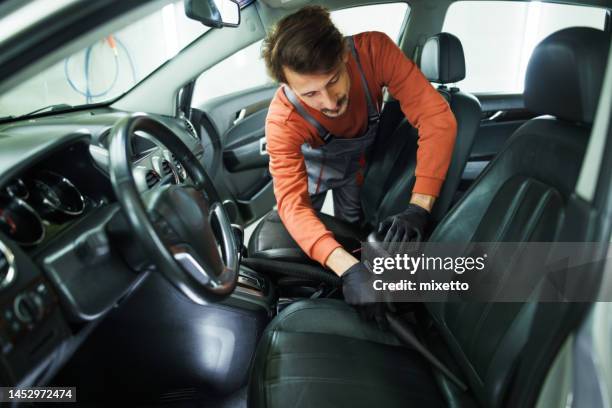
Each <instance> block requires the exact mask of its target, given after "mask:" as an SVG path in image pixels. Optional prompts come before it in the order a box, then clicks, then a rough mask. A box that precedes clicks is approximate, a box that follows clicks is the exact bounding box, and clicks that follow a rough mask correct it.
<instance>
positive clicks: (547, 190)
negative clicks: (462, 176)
mask: <svg viewBox="0 0 612 408" xmlns="http://www.w3.org/2000/svg"><path fill="white" fill-rule="evenodd" d="M608 49H609V36H608V35H607V34H606V33H604V32H603V31H600V30H595V29H592V28H571V29H566V30H562V31H559V32H557V33H554V34H552V35H551V36H549V37H547V38H546V39H545V40H543V41H542V42H541V43H540V44H539V45H538V46H537V47H536V49H535V50H534V53H533V55H532V58H531V60H530V63H529V66H528V70H527V76H526V83H525V103H526V106H527V108H528V109H530V110H531V111H533V112H535V113H540V114H548V115H552V116H541V117H538V118H535V119H532V120H530V121H528V122H526V123H525V124H524V125H523V126H522V127H521V128H519V129H518V130H517V131H516V132H515V134H514V135H513V136H512V137H511V138H510V139H509V140H508V142H507V143H506V145H505V146H504V147H503V149H502V150H501V151H500V153H499V154H498V155H497V157H496V158H495V159H494V160H493V161H492V162H491V163H490V164H489V166H488V167H487V168H486V169H485V171H484V172H483V173H482V174H481V175H480V177H479V178H478V179H477V180H476V182H475V183H474V185H473V186H472V187H471V188H470V190H469V191H468V192H467V193H466V194H465V196H464V197H463V199H462V200H461V201H460V202H459V203H457V205H456V206H455V207H454V208H453V209H452V210H451V211H450V212H449V213H448V214H447V216H446V217H445V218H444V219H443V220H442V222H441V223H440V224H439V225H438V228H436V230H435V231H434V232H433V234H432V236H431V239H430V241H434V242H466V245H468V244H467V243H468V242H469V241H471V242H530V241H531V242H538V241H540V242H545V241H564V240H571V238H572V237H570V239H568V238H567V237H565V236H564V235H563V231H564V223H565V222H566V216H567V209H568V207H567V206H568V202H569V201H570V197H571V195H572V193H573V191H574V188H575V185H576V182H577V179H578V175H579V173H580V170H581V165H582V160H583V157H584V154H585V150H586V146H587V143H588V139H589V135H590V131H591V125H592V122H593V118H594V112H595V108H596V106H597V102H598V97H599V93H600V90H601V86H602V83H603V73H604V70H605V63H606V61H607V53H608ZM584 222H587V220H584ZM488 255H489V256H491V255H492V254H488ZM493 256H494V254H493ZM498 285H499V286H498V288H499V290H503V288H504V282H503V281H500V282H499V284H498ZM535 290H537V286H534V291H535ZM583 307H584V305H580V304H576V305H573V304H564V305H554V304H551V305H543V304H542V305H540V304H537V303H467V302H466V303H430V304H427V309H428V310H429V311H430V313H431V315H432V317H433V320H434V322H435V323H436V327H437V331H438V333H439V334H440V335H441V337H442V338H443V339H444V340H445V342H444V343H445V344H446V346H447V347H448V346H450V351H451V353H452V356H453V358H454V361H455V362H456V363H458V365H459V366H460V367H461V369H462V371H463V374H464V375H465V377H466V379H467V380H468V382H469V384H470V388H471V389H472V390H473V391H474V394H475V396H476V397H477V398H478V400H479V402H480V403H481V404H482V405H484V406H490V407H493V406H500V405H502V403H503V402H504V396H505V395H507V394H506V393H507V392H508V390H509V387H510V385H511V380H512V378H513V375H514V370H515V369H516V366H517V362H518V361H519V360H520V359H521V354H522V352H523V350H524V349H525V347H526V346H527V345H528V344H534V343H537V344H538V345H542V346H541V347H552V346H551V345H552V344H559V341H560V339H559V338H558V337H559V336H560V333H559V332H558V331H555V330H554V329H553V330H551V331H549V332H544V333H543V332H541V331H539V332H538V334H537V335H533V334H532V331H535V330H537V328H538V327H540V326H546V327H548V326H547V325H551V327H553V328H554V327H561V325H562V323H563V321H564V320H566V316H567V314H568V313H572V312H573V309H575V308H583ZM552 322H555V324H556V325H557V326H555V325H554V324H552ZM553 340H554V341H555V342H556V343H554V342H553ZM531 348H533V347H531ZM539 351H540V352H542V351H543V350H539ZM531 357H532V358H533V364H534V365H535V364H537V360H538V356H537V355H535V356H531ZM523 363H525V361H524V360H523ZM527 363H531V362H527ZM533 381H537V379H535V378H534V380H533ZM540 381H541V379H540ZM449 389H450V388H449ZM449 398H450V397H449Z"/></svg>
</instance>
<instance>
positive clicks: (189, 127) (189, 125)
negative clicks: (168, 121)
mask: <svg viewBox="0 0 612 408" xmlns="http://www.w3.org/2000/svg"><path fill="white" fill-rule="evenodd" d="M183 122H185V127H186V128H187V131H188V132H189V134H191V136H192V137H193V138H194V139H198V140H199V139H200V138H199V137H198V133H197V132H196V130H195V127H194V126H193V124H192V123H191V122H190V121H189V120H188V119H186V118H183Z"/></svg>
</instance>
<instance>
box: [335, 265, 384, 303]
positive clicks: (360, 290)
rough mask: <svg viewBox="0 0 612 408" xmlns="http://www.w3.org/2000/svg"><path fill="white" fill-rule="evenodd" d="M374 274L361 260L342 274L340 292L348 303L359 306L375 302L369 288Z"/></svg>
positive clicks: (374, 296)
mask: <svg viewBox="0 0 612 408" xmlns="http://www.w3.org/2000/svg"><path fill="white" fill-rule="evenodd" d="M373 277H374V275H373V274H372V272H371V271H370V270H369V269H368V268H367V267H366V266H365V265H364V264H363V263H361V262H359V263H356V264H355V265H353V266H351V267H350V268H348V269H347V270H346V272H344V273H343V274H342V293H343V294H344V300H345V301H346V303H348V304H349V305H353V306H359V305H365V304H369V303H375V302H376V295H375V293H374V291H373V290H372V288H371V282H372V278H373Z"/></svg>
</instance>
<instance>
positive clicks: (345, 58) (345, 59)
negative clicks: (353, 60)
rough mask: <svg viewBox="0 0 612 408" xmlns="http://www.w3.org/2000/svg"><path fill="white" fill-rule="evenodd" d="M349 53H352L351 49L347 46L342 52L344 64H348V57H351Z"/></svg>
mask: <svg viewBox="0 0 612 408" xmlns="http://www.w3.org/2000/svg"><path fill="white" fill-rule="evenodd" d="M349 53H350V51H349V49H348V47H346V48H345V49H344V52H343V53H342V62H343V63H344V64H346V63H347V62H348V59H349Z"/></svg>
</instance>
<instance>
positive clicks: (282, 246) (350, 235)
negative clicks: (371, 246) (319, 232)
mask: <svg viewBox="0 0 612 408" xmlns="http://www.w3.org/2000/svg"><path fill="white" fill-rule="evenodd" d="M319 218H320V219H321V221H322V222H323V224H325V226H326V227H327V228H329V230H331V231H334V236H335V238H336V240H337V241H338V242H339V243H340V244H341V245H342V246H343V247H345V248H347V250H351V249H356V248H359V247H360V246H361V240H363V239H364V238H365V236H366V235H365V233H364V232H363V231H361V229H360V228H359V226H358V225H354V224H351V223H348V222H345V221H343V220H340V219H337V218H334V217H332V216H330V215H327V214H323V213H320V214H319ZM248 251H249V255H250V256H252V257H256V258H264V259H277V260H283V261H290V262H301V263H308V262H312V263H314V261H312V260H311V259H310V258H308V257H307V256H306V255H305V254H304V251H302V249H301V248H300V247H299V246H298V244H297V243H296V242H295V241H294V240H293V238H292V237H291V235H289V232H288V231H287V229H286V228H285V226H284V225H283V223H282V221H281V219H280V216H279V215H278V212H276V211H270V212H269V213H268V214H267V215H266V216H265V217H264V218H263V220H261V222H260V223H259V225H257V227H256V228H255V230H253V234H252V235H251V239H250V240H249V247H248Z"/></svg>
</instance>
